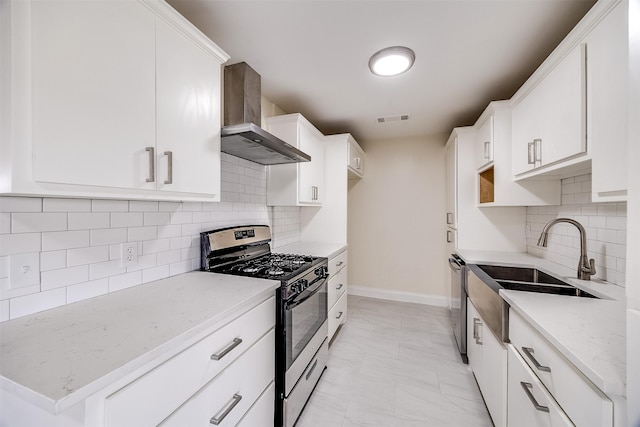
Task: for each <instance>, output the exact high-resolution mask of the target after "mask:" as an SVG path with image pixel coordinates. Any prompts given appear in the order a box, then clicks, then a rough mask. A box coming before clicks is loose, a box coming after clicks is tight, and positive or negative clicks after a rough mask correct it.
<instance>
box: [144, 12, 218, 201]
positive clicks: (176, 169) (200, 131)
mask: <svg viewBox="0 0 640 427" xmlns="http://www.w3.org/2000/svg"><path fill="white" fill-rule="evenodd" d="M157 115H158V119H157V129H158V136H157V152H156V156H157V165H158V174H157V175H158V183H157V185H158V189H161V190H167V191H178V192H188V193H203V194H210V195H215V196H217V197H216V198H217V199H218V200H219V195H220V167H219V165H220V63H219V62H218V61H217V60H216V59H215V58H213V57H212V56H211V55H210V54H209V53H207V52H206V51H204V50H203V49H201V48H200V47H199V46H197V45H196V44H194V42H192V41H191V40H189V39H187V37H185V36H183V35H182V34H180V33H179V32H178V31H177V30H176V29H174V28H173V27H170V26H169V25H168V24H166V23H165V22H163V21H160V20H158V24H157ZM170 164H171V166H172V171H169V165H170Z"/></svg>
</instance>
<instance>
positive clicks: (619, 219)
mask: <svg viewBox="0 0 640 427" xmlns="http://www.w3.org/2000/svg"><path fill="white" fill-rule="evenodd" d="M590 201H591V175H590V174H586V175H580V176H576V177H571V178H565V179H563V180H562V205H561V206H546V207H542V206H541V207H528V208H527V230H529V232H528V233H527V251H528V252H529V253H532V254H535V255H538V256H541V257H543V258H546V259H549V260H551V261H553V262H556V263H558V264H561V265H564V266H565V267H569V268H572V269H575V268H576V266H577V263H578V259H579V256H580V240H579V238H578V230H577V229H576V228H575V227H573V226H571V225H568V224H562V223H561V224H558V225H555V226H554V227H553V228H551V230H550V232H549V239H548V242H549V244H548V247H547V248H540V247H538V246H537V245H536V243H537V240H538V236H539V235H540V232H541V231H542V229H543V227H544V225H545V224H546V223H547V222H549V221H551V220H552V219H555V218H559V217H569V218H572V219H575V220H576V221H578V222H580V223H581V224H582V225H583V226H584V227H585V230H586V232H587V249H588V255H589V257H590V258H594V259H595V261H596V270H597V274H596V277H599V278H601V279H603V280H607V281H610V282H612V283H615V284H617V285H620V286H624V284H625V268H626V238H627V235H626V225H627V216H626V212H627V209H626V206H627V204H626V203H590ZM543 212H544V213H543Z"/></svg>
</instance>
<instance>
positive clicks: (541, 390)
mask: <svg viewBox="0 0 640 427" xmlns="http://www.w3.org/2000/svg"><path fill="white" fill-rule="evenodd" d="M508 354H509V356H508V365H509V374H508V387H509V399H508V408H507V425H508V426H518V427H529V426H531V427H544V426H553V427H560V426H573V423H572V422H571V420H569V418H567V416H566V414H565V413H564V412H563V411H562V409H561V408H560V406H558V404H557V403H556V401H555V400H554V399H553V397H552V396H551V395H550V394H549V392H547V389H546V388H545V387H544V385H542V383H541V382H540V381H539V380H538V378H537V377H536V376H535V374H534V373H533V372H532V371H531V369H529V366H528V365H527V364H526V363H525V362H524V360H522V358H521V357H520V355H519V354H518V352H517V351H516V350H515V349H514V348H513V346H508ZM536 405H537V406H536Z"/></svg>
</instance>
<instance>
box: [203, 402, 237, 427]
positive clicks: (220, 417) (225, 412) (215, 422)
mask: <svg viewBox="0 0 640 427" xmlns="http://www.w3.org/2000/svg"><path fill="white" fill-rule="evenodd" d="M241 400H242V396H240V395H239V394H234V395H233V397H232V398H231V401H230V402H229V403H228V404H227V406H226V407H224V408H222V410H221V413H220V412H219V414H220V415H217V416H215V417H213V418H211V420H209V423H211V424H213V425H214V426H217V425H218V424H220V423H221V422H222V420H224V419H225V418H226V416H227V415H229V412H231V411H233V408H235V407H236V405H237V404H238V403H240V401H241Z"/></svg>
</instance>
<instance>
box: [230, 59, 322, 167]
mask: <svg viewBox="0 0 640 427" xmlns="http://www.w3.org/2000/svg"><path fill="white" fill-rule="evenodd" d="M260 96H261V84H260V75H259V74H258V73H256V72H255V71H254V70H253V68H251V67H249V65H247V63H246V62H240V63H238V64H234V65H229V66H227V67H225V69H224V127H223V128H222V132H221V135H220V136H221V148H220V149H221V151H222V152H223V153H227V154H231V155H232V156H236V157H240V158H243V159H246V160H250V161H252V162H256V163H259V164H261V165H280V164H284V163H298V162H308V161H310V160H311V156H309V155H308V154H305V153H303V152H302V151H300V150H298V149H297V148H296V147H294V146H292V145H290V144H287V143H286V142H284V141H283V140H281V139H280V138H278V137H276V136H274V135H271V134H270V133H269V132H267V131H265V130H264V129H262V128H261V127H260V125H259V123H260V122H261V100H260Z"/></svg>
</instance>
